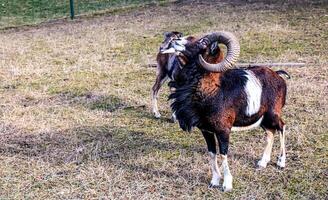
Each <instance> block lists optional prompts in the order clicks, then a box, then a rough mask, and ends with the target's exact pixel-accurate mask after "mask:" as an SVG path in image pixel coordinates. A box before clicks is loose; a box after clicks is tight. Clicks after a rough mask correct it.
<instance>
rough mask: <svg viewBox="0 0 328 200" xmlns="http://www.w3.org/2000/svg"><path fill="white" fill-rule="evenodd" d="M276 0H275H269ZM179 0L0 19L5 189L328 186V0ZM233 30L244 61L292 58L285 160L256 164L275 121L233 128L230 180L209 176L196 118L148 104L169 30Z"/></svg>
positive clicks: (158, 192)
mask: <svg viewBox="0 0 328 200" xmlns="http://www.w3.org/2000/svg"><path fill="white" fill-rule="evenodd" d="M272 2H273V1H272ZM272 2H271V3H270V2H269V1H268V3H261V2H260V1H249V3H247V4H246V3H245V2H244V1H239V0H234V1H178V2H175V3H170V4H165V5H162V6H148V7H144V8H135V9H132V10H128V11H122V12H118V13H115V14H111V13H108V14H105V15H103V16H98V17H95V18H92V17H88V18H86V17H84V18H80V19H77V20H75V21H71V22H66V21H58V22H53V23H48V24H42V25H40V26H35V27H21V28H17V29H8V30H2V31H1V32H0V44H1V45H0V79H1V82H0V96H1V98H0V163H1V164H0V199H100V198H103V199H159V198H162V199H298V200H299V199H327V188H328V180H327V179H328V178H327V177H328V163H327V159H328V151H327V147H328V131H327V130H328V126H327V117H328V116H327V112H328V106H327V105H328V104H327V103H328V101H327V96H328V57H327V49H328V15H327V13H328V12H327V11H328V5H327V3H325V2H324V1H321V2H320V1H298V3H297V4H295V1H285V2H284V3H283V2H280V3H272ZM170 30H178V31H182V32H184V33H185V34H192V35H196V36H201V35H204V34H205V33H208V32H211V31H216V30H227V31H232V32H234V33H235V34H236V35H237V36H238V38H240V43H241V58H240V60H239V61H240V62H250V61H257V62H264V61H275V62H285V61H294V62H306V63H307V64H306V67H301V68H298V67H294V68H292V67H290V68H287V67H285V68H281V69H284V70H286V71H288V72H289V73H290V74H291V76H292V79H291V80H288V89H289V91H288V99H287V105H286V107H285V108H284V120H285V122H286V123H287V163H286V164H287V166H286V169H284V170H279V169H277V167H276V164H275V163H276V157H277V154H278V150H279V142H278V141H279V137H275V143H274V151H273V155H272V161H271V162H270V164H269V165H268V167H267V168H266V169H265V170H262V171H256V170H255V163H256V162H257V161H258V159H259V158H260V157H261V154H262V152H263V148H264V144H265V140H264V139H265V134H264V133H263V131H262V130H260V129H256V130H254V131H248V132H237V133H233V134H232V139H231V148H230V152H229V155H228V156H229V164H230V169H231V172H232V175H233V177H234V182H233V184H234V189H233V191H232V192H230V193H223V192H221V191H220V190H219V189H208V188H207V184H208V183H209V181H210V168H209V164H208V157H207V152H206V145H205V141H204V140H203V138H202V136H201V134H200V132H199V131H198V130H195V131H194V132H193V133H192V134H188V133H184V132H182V131H181V130H180V129H179V127H178V125H177V124H173V123H170V122H169V117H170V109H169V104H168V102H167V101H166V100H167V95H168V88H167V87H164V88H163V92H162V95H161V99H160V110H161V113H162V115H163V118H162V119H160V120H156V119H154V118H153V116H152V114H151V113H150V89H151V86H152V84H153V82H154V79H155V69H153V68H147V67H145V66H146V64H147V63H149V62H154V57H155V55H156V52H157V49H158V46H159V44H160V42H161V40H162V33H163V32H164V31H170Z"/></svg>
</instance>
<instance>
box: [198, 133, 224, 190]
mask: <svg viewBox="0 0 328 200" xmlns="http://www.w3.org/2000/svg"><path fill="white" fill-rule="evenodd" d="M202 133H203V136H204V138H205V141H206V144H207V148H208V154H209V157H210V165H211V171H212V180H211V182H210V184H209V185H208V187H209V188H216V187H219V183H220V179H221V173H220V170H219V167H218V163H217V155H216V141H215V136H214V134H213V133H210V132H208V131H205V130H202Z"/></svg>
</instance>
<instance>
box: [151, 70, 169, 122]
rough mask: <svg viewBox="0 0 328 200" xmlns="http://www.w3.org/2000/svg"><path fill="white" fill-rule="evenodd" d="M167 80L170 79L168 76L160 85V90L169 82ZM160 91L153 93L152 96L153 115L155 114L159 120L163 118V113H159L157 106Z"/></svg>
mask: <svg viewBox="0 0 328 200" xmlns="http://www.w3.org/2000/svg"><path fill="white" fill-rule="evenodd" d="M167 78H168V77H167V76H166V77H165V78H163V79H162V80H161V82H160V85H159V89H160V88H161V86H162V85H163V84H164V82H165V81H166V80H167ZM159 89H158V90H156V91H152V95H151V97H152V98H151V99H152V105H153V114H154V116H155V118H157V119H158V118H160V117H161V113H160V112H159V110H158V105H157V98H158V92H159Z"/></svg>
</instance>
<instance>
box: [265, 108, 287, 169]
mask: <svg viewBox="0 0 328 200" xmlns="http://www.w3.org/2000/svg"><path fill="white" fill-rule="evenodd" d="M261 126H262V127H263V128H264V129H265V130H266V131H267V130H276V131H278V132H279V136H280V154H279V157H278V162H277V165H278V166H279V167H281V168H283V167H285V165H286V149H285V123H284V122H283V121H282V119H281V118H280V115H279V114H275V113H273V112H272V113H271V112H270V113H266V115H265V116H264V119H263V121H262V124H261ZM271 132H273V131H271ZM267 133H268V132H267ZM268 136H269V139H268V137H267V146H266V148H265V151H264V154H263V157H262V159H261V160H260V161H259V163H258V165H259V167H262V168H263V167H265V166H266V162H269V160H270V159H268V158H269V157H268V156H269V155H270V154H271V149H272V144H273V134H272V136H271V134H269V135H268ZM270 138H272V139H270ZM270 141H271V143H270ZM268 152H270V154H269V153H268Z"/></svg>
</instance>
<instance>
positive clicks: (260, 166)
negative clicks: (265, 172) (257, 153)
mask: <svg viewBox="0 0 328 200" xmlns="http://www.w3.org/2000/svg"><path fill="white" fill-rule="evenodd" d="M268 162H269V161H264V160H259V161H258V162H257V167H256V170H262V169H265V168H266V167H267V164H268Z"/></svg>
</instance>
